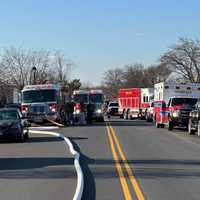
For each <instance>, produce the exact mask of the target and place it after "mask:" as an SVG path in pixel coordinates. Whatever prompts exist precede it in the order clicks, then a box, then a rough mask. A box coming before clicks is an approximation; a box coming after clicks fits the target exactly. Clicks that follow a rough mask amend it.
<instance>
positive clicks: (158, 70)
mask: <svg viewBox="0 0 200 200" xmlns="http://www.w3.org/2000/svg"><path fill="white" fill-rule="evenodd" d="M171 73H172V70H171V69H170V68H169V67H168V66H167V65H166V64H163V63H161V64H159V65H152V66H150V67H148V68H146V69H145V70H144V77H143V82H144V85H145V86H146V87H153V86H154V84H155V83H159V82H162V81H166V80H167V79H168V78H169V76H170V74H171Z"/></svg>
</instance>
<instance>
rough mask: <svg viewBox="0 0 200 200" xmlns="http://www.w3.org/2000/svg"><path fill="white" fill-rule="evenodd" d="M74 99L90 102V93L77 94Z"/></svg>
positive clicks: (77, 101)
mask: <svg viewBox="0 0 200 200" xmlns="http://www.w3.org/2000/svg"><path fill="white" fill-rule="evenodd" d="M73 100H74V102H75V103H81V102H83V103H88V94H76V95H74V98H73Z"/></svg>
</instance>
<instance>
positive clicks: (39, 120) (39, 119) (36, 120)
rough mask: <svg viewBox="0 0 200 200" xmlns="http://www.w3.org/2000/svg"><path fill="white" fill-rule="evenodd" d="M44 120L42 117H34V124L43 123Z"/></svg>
mask: <svg viewBox="0 0 200 200" xmlns="http://www.w3.org/2000/svg"><path fill="white" fill-rule="evenodd" d="M42 121H43V120H42V118H41V117H34V122H42Z"/></svg>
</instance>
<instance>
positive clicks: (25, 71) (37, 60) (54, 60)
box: [0, 47, 74, 90]
mask: <svg viewBox="0 0 200 200" xmlns="http://www.w3.org/2000/svg"><path fill="white" fill-rule="evenodd" d="M73 66H74V64H73V62H72V61H69V60H67V59H66V58H65V56H64V55H62V54H61V53H55V54H51V53H50V52H49V51H46V50H37V51H34V50H27V51H26V50H22V49H16V48H13V47H11V48H8V49H4V51H3V54H2V55H1V61H0V72H1V71H2V75H3V76H2V77H1V76H0V81H1V80H2V81H3V82H4V83H5V82H6V83H9V84H13V85H16V87H17V88H18V89H19V90H21V89H22V88H23V87H24V86H25V85H28V84H33V71H32V68H33V67H34V68H35V69H37V71H36V72H34V73H35V79H36V80H35V82H36V83H37V84H44V83H46V82H50V83H63V84H64V83H68V81H69V76H70V73H71V70H72V69H73Z"/></svg>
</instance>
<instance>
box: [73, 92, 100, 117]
mask: <svg viewBox="0 0 200 200" xmlns="http://www.w3.org/2000/svg"><path fill="white" fill-rule="evenodd" d="M73 101H74V103H75V106H74V117H75V119H76V121H78V119H79V117H80V116H79V115H80V106H81V103H83V104H84V106H85V112H87V105H88V104H89V103H91V104H92V105H93V106H94V112H93V119H95V120H98V121H104V113H103V105H104V94H103V91H102V90H96V89H91V90H75V91H74V92H73Z"/></svg>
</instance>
